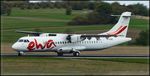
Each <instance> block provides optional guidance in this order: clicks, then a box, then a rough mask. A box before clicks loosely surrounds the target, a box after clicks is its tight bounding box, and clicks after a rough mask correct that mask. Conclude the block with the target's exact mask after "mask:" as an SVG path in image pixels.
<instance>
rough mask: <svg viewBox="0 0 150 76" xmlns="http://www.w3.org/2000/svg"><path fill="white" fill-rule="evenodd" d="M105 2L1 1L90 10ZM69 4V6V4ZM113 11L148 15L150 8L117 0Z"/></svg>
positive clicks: (21, 5) (31, 6) (22, 6)
mask: <svg viewBox="0 0 150 76" xmlns="http://www.w3.org/2000/svg"><path fill="white" fill-rule="evenodd" d="M99 3H100V4H103V3H104V2H102V1H91V0H84V1H82V0H81V1H80V0H78V1H73V0H72V1H69V0H62V1H60V0H58V1H57V0H56V1H55V2H53V1H51V0H47V2H40V3H30V2H29V0H22V1H21V0H20V1H9V0H8V1H7V0H4V1H1V4H2V5H1V7H3V5H4V6H5V5H6V6H7V5H9V7H10V6H11V7H18V8H20V9H39V8H51V9H53V8H58V9H59V8H67V7H71V9H72V10H83V9H89V10H95V9H96V7H97V4H99ZM68 5H69V6H68ZM110 6H111V8H112V11H111V13H112V14H121V13H122V12H123V11H126V10H128V11H131V12H132V13H133V14H137V15H142V16H148V15H149V14H148V12H149V9H148V8H147V7H146V6H144V5H143V4H132V5H128V6H125V5H120V4H119V3H117V2H115V3H112V4H110Z"/></svg>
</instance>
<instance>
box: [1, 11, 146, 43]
mask: <svg viewBox="0 0 150 76" xmlns="http://www.w3.org/2000/svg"><path fill="white" fill-rule="evenodd" d="M82 14H84V11H73V12H72V15H65V9H48V8H47V9H32V10H29V9H25V10H20V9H19V8H13V10H12V13H11V15H10V16H1V19H2V22H1V27H2V29H1V32H2V33H1V34H2V35H1V36H2V42H12V41H16V40H17V39H18V38H19V37H21V36H24V34H17V33H16V32H15V30H30V31H35V29H39V30H40V31H42V32H58V33H62V32H64V31H65V30H66V29H68V28H69V29H71V30H72V31H73V32H76V31H78V32H82V31H93V30H109V29H110V28H111V27H113V26H112V25H113V24H110V25H106V26H104V25H88V26H87V25H84V26H81V25H78V26H76V25H74V26H73V25H72V26H71V25H70V26H69V25H67V22H68V21H70V20H71V19H72V18H73V17H75V16H76V15H82ZM148 24H149V22H148V21H147V20H142V19H133V18H131V21H130V26H129V28H133V29H138V30H146V29H147V28H148ZM9 37H11V38H9Z"/></svg>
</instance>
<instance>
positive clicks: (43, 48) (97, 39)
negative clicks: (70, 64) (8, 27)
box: [12, 12, 131, 56]
mask: <svg viewBox="0 0 150 76" xmlns="http://www.w3.org/2000/svg"><path fill="white" fill-rule="evenodd" d="M130 17H131V12H123V13H122V14H121V16H120V19H119V21H118V22H117V24H116V25H114V26H113V27H112V29H110V30H109V31H107V32H104V33H100V34H63V33H41V32H32V31H17V32H19V33H25V34H31V35H32V36H29V35H28V36H25V37H21V38H20V39H19V40H18V41H17V42H16V43H14V44H13V45H12V48H13V49H15V50H16V51H17V52H18V56H20V55H23V54H24V52H48V51H49V52H56V53H57V54H58V56H63V54H66V53H72V54H73V56H79V54H80V51H95V50H102V49H106V48H109V47H112V46H115V45H118V44H121V43H124V42H128V41H130V40H131V38H128V37H126V34H127V30H128V25H129V21H130Z"/></svg>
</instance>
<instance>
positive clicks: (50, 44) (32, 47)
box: [27, 39, 56, 51]
mask: <svg viewBox="0 0 150 76" xmlns="http://www.w3.org/2000/svg"><path fill="white" fill-rule="evenodd" d="M54 47H56V45H55V43H54V41H53V40H48V41H46V42H45V44H44V45H42V44H41V43H38V42H37V40H36V39H34V41H31V42H30V43H29V44H28V46H27V49H28V50H29V51H32V50H35V49H45V48H49V49H52V48H54Z"/></svg>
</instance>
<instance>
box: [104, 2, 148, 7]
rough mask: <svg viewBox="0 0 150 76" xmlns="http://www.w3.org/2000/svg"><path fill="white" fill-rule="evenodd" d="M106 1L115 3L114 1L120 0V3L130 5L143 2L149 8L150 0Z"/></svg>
mask: <svg viewBox="0 0 150 76" xmlns="http://www.w3.org/2000/svg"><path fill="white" fill-rule="evenodd" d="M104 2H108V3H113V2H118V3H120V5H123V4H125V5H130V4H137V3H140V4H143V5H144V6H146V7H147V8H149V1H104Z"/></svg>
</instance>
